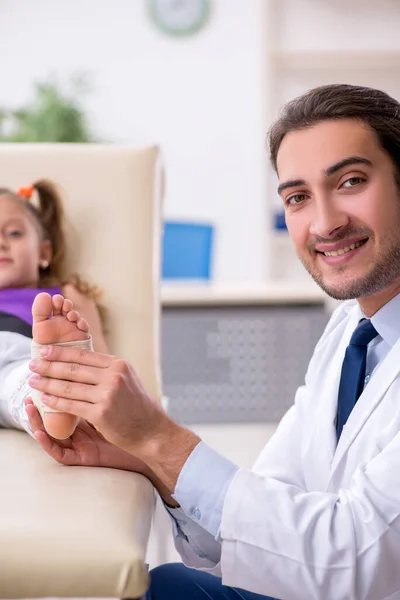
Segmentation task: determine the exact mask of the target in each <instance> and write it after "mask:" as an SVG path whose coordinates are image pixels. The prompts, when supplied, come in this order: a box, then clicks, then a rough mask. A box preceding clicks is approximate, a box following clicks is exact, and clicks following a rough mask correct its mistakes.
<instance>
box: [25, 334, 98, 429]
mask: <svg viewBox="0 0 400 600" xmlns="http://www.w3.org/2000/svg"><path fill="white" fill-rule="evenodd" d="M44 346H72V347H73V348H81V349H82V350H89V351H90V352H93V344H92V336H90V337H89V339H87V340H77V341H76V342H59V343H57V344H37V343H36V342H35V341H32V346H31V356H32V358H42V356H41V355H40V350H41V348H43V347H44ZM31 397H32V402H33V404H34V405H35V406H36V408H37V409H38V411H39V413H40V416H41V417H42V418H43V413H49V412H60V411H59V410H57V409H56V408H51V407H50V406H46V404H43V402H42V392H39V391H38V390H33V389H32V393H31Z"/></svg>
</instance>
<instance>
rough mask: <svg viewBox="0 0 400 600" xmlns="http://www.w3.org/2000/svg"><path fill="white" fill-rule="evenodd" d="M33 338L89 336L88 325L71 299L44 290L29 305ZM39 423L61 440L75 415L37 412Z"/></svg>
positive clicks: (52, 340)
mask: <svg viewBox="0 0 400 600" xmlns="http://www.w3.org/2000/svg"><path fill="white" fill-rule="evenodd" d="M32 316H33V326H32V334H33V339H34V341H35V342H37V343H38V344H42V345H43V344H56V343H59V342H75V341H78V340H87V339H89V337H90V336H89V326H88V324H87V323H86V321H85V319H82V318H81V316H80V314H79V313H78V312H77V311H76V310H73V304H72V302H71V300H67V299H65V298H64V297H63V296H61V295H60V294H57V295H55V296H53V297H51V296H50V295H49V294H46V293H44V292H42V293H40V294H38V295H37V296H36V298H35V300H34V302H33V305H32ZM41 414H42V418H43V424H44V426H45V429H46V431H47V433H48V434H49V435H51V436H52V437H54V438H57V439H65V438H67V437H69V436H70V435H72V434H73V432H74V431H75V427H76V425H77V423H78V420H79V419H78V417H75V416H74V415H70V414H68V413H62V412H46V411H45V410H44V411H43V412H42V413H41Z"/></svg>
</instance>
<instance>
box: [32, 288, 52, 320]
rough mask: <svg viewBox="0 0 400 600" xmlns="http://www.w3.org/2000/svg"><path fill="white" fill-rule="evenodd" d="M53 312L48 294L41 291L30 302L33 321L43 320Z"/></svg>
mask: <svg viewBox="0 0 400 600" xmlns="http://www.w3.org/2000/svg"><path fill="white" fill-rule="evenodd" d="M52 312H53V303H52V301H51V296H50V294H47V293H46V292H41V293H40V294H38V295H37V296H36V298H35V299H34V301H33V304H32V316H33V322H34V323H37V322H39V321H45V320H46V319H49V318H50V317H51V314H52Z"/></svg>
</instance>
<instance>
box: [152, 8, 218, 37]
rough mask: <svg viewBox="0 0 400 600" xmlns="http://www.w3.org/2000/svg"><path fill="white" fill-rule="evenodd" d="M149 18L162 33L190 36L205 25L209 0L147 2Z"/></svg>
mask: <svg viewBox="0 0 400 600" xmlns="http://www.w3.org/2000/svg"><path fill="white" fill-rule="evenodd" d="M148 5H149V12H150V16H151V18H152V20H153V22H154V23H155V25H156V26H157V27H158V29H160V30H161V31H162V32H163V33H166V34H169V35H178V36H179V35H181V36H184V35H190V34H192V33H196V32H197V31H199V30H200V29H201V28H202V27H204V25H205V24H206V23H207V21H208V18H209V15H210V0H148Z"/></svg>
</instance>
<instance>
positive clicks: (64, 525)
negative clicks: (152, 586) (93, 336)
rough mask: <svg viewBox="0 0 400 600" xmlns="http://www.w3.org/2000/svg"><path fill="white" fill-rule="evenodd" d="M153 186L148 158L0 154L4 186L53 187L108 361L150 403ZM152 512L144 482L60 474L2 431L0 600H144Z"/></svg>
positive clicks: (34, 150) (96, 472)
mask: <svg viewBox="0 0 400 600" xmlns="http://www.w3.org/2000/svg"><path fill="white" fill-rule="evenodd" d="M161 175H162V174H161V171H160V161H159V151H158V149H157V148H156V147H145V148H138V149H135V148H130V147H117V146H103V145H75V144H63V145H61V144H60V145H48V144H37V145H35V144H7V145H0V186H8V187H12V188H13V189H15V188H18V187H20V186H25V185H29V184H30V183H32V182H33V181H35V180H36V179H38V178H43V177H45V178H49V179H52V180H53V181H54V182H56V183H57V184H58V185H59V187H60V189H61V192H62V194H63V196H64V199H65V207H66V213H67V220H68V222H69V223H70V224H71V227H70V228H69V229H68V232H69V236H68V249H69V257H68V261H69V266H70V267H71V269H72V270H76V271H78V272H80V273H81V274H82V275H83V276H84V277H87V278H88V279H89V280H90V281H93V282H95V283H97V284H98V285H99V286H100V287H101V288H102V289H103V290H104V297H103V302H104V304H105V305H106V306H107V308H108V309H109V334H108V336H107V341H108V343H109V346H110V348H111V351H112V353H114V354H118V355H119V356H122V357H123V358H126V359H127V360H129V361H130V362H131V363H132V364H133V365H134V367H135V369H136V370H137V372H138V373H139V375H140V377H141V379H142V381H143V382H144V384H145V385H146V387H147V389H148V390H149V391H150V392H151V393H152V394H153V395H154V396H155V397H157V398H160V393H161V390H160V375H159V367H160V357H159V313H160V300H159V259H160V239H161V215H160V203H161V198H160V196H161V190H160V187H161V186H160V183H161V181H160V180H161ZM153 509H154V494H153V489H152V486H151V484H150V483H149V481H148V480H147V479H145V478H144V477H142V476H141V475H137V474H133V473H127V472H123V471H118V470H114V469H99V468H86V467H65V466H62V465H59V464H58V463H56V462H55V461H53V460H52V459H51V458H50V457H48V456H47V455H46V454H45V453H44V452H43V451H42V450H41V448H40V447H39V445H38V444H37V443H36V442H35V440H34V439H32V438H31V437H30V436H29V435H28V434H26V433H22V432H19V431H13V430H7V429H0V598H35V597H39V598H44V597H49V596H52V597H69V598H74V597H92V598H93V597H115V598H140V597H141V596H142V594H143V593H144V592H145V590H146V589H147V586H148V575H147V569H146V565H145V552H146V545H147V540H148V536H149V531H150V524H151V519H152V514H153Z"/></svg>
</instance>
